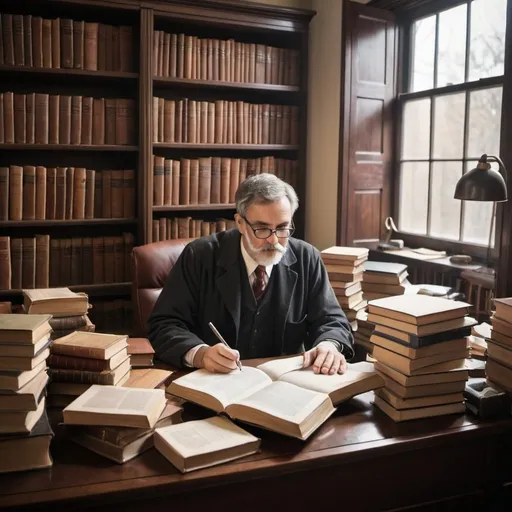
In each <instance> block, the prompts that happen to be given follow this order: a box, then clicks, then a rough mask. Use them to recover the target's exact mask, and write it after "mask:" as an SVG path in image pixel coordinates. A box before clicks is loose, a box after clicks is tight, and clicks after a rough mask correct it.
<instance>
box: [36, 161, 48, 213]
mask: <svg viewBox="0 0 512 512" xmlns="http://www.w3.org/2000/svg"><path fill="white" fill-rule="evenodd" d="M35 218H36V220H45V219H46V167H42V166H40V165H39V166H37V167H36V209H35Z"/></svg>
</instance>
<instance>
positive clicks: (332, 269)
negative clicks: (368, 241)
mask: <svg viewBox="0 0 512 512" xmlns="http://www.w3.org/2000/svg"><path fill="white" fill-rule="evenodd" d="M324 263H325V262H324ZM325 270H327V272H328V273H329V275H330V276H331V275H332V276H333V277H336V276H337V275H338V274H359V273H361V272H363V271H364V265H363V264H359V265H356V266H353V265H350V264H349V265H339V264H331V263H325Z"/></svg>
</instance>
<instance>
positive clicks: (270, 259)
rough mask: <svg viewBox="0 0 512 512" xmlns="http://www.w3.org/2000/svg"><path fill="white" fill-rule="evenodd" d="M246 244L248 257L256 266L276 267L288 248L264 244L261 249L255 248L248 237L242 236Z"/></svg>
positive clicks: (278, 244)
mask: <svg viewBox="0 0 512 512" xmlns="http://www.w3.org/2000/svg"><path fill="white" fill-rule="evenodd" d="M244 238H245V241H246V242H247V245H246V249H247V252H248V253H249V256H250V257H251V258H252V259H253V260H254V261H255V262H256V263H257V264H258V265H263V266H264V267H267V266H268V265H277V264H278V263H279V262H280V261H281V259H282V258H283V256H284V255H285V253H286V251H287V249H288V246H287V245H281V244H280V243H279V242H278V243H277V244H269V243H265V245H263V246H262V247H255V246H254V245H253V244H252V242H251V240H250V239H249V237H248V236H246V235H244Z"/></svg>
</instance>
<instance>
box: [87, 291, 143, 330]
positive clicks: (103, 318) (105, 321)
mask: <svg viewBox="0 0 512 512" xmlns="http://www.w3.org/2000/svg"><path fill="white" fill-rule="evenodd" d="M89 316H90V318H91V321H92V322H93V323H94V325H95V327H96V328H95V330H96V332H106V333H108V332H110V333H116V332H132V329H133V318H134V315H133V304H132V301H131V300H126V299H114V300H112V299H110V300H99V299H95V300H94V301H93V303H92V308H91V309H90V311H89Z"/></svg>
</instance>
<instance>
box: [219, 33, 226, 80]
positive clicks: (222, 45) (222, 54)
mask: <svg viewBox="0 0 512 512" xmlns="http://www.w3.org/2000/svg"><path fill="white" fill-rule="evenodd" d="M219 80H222V81H226V80H227V64H226V41H219Z"/></svg>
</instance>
